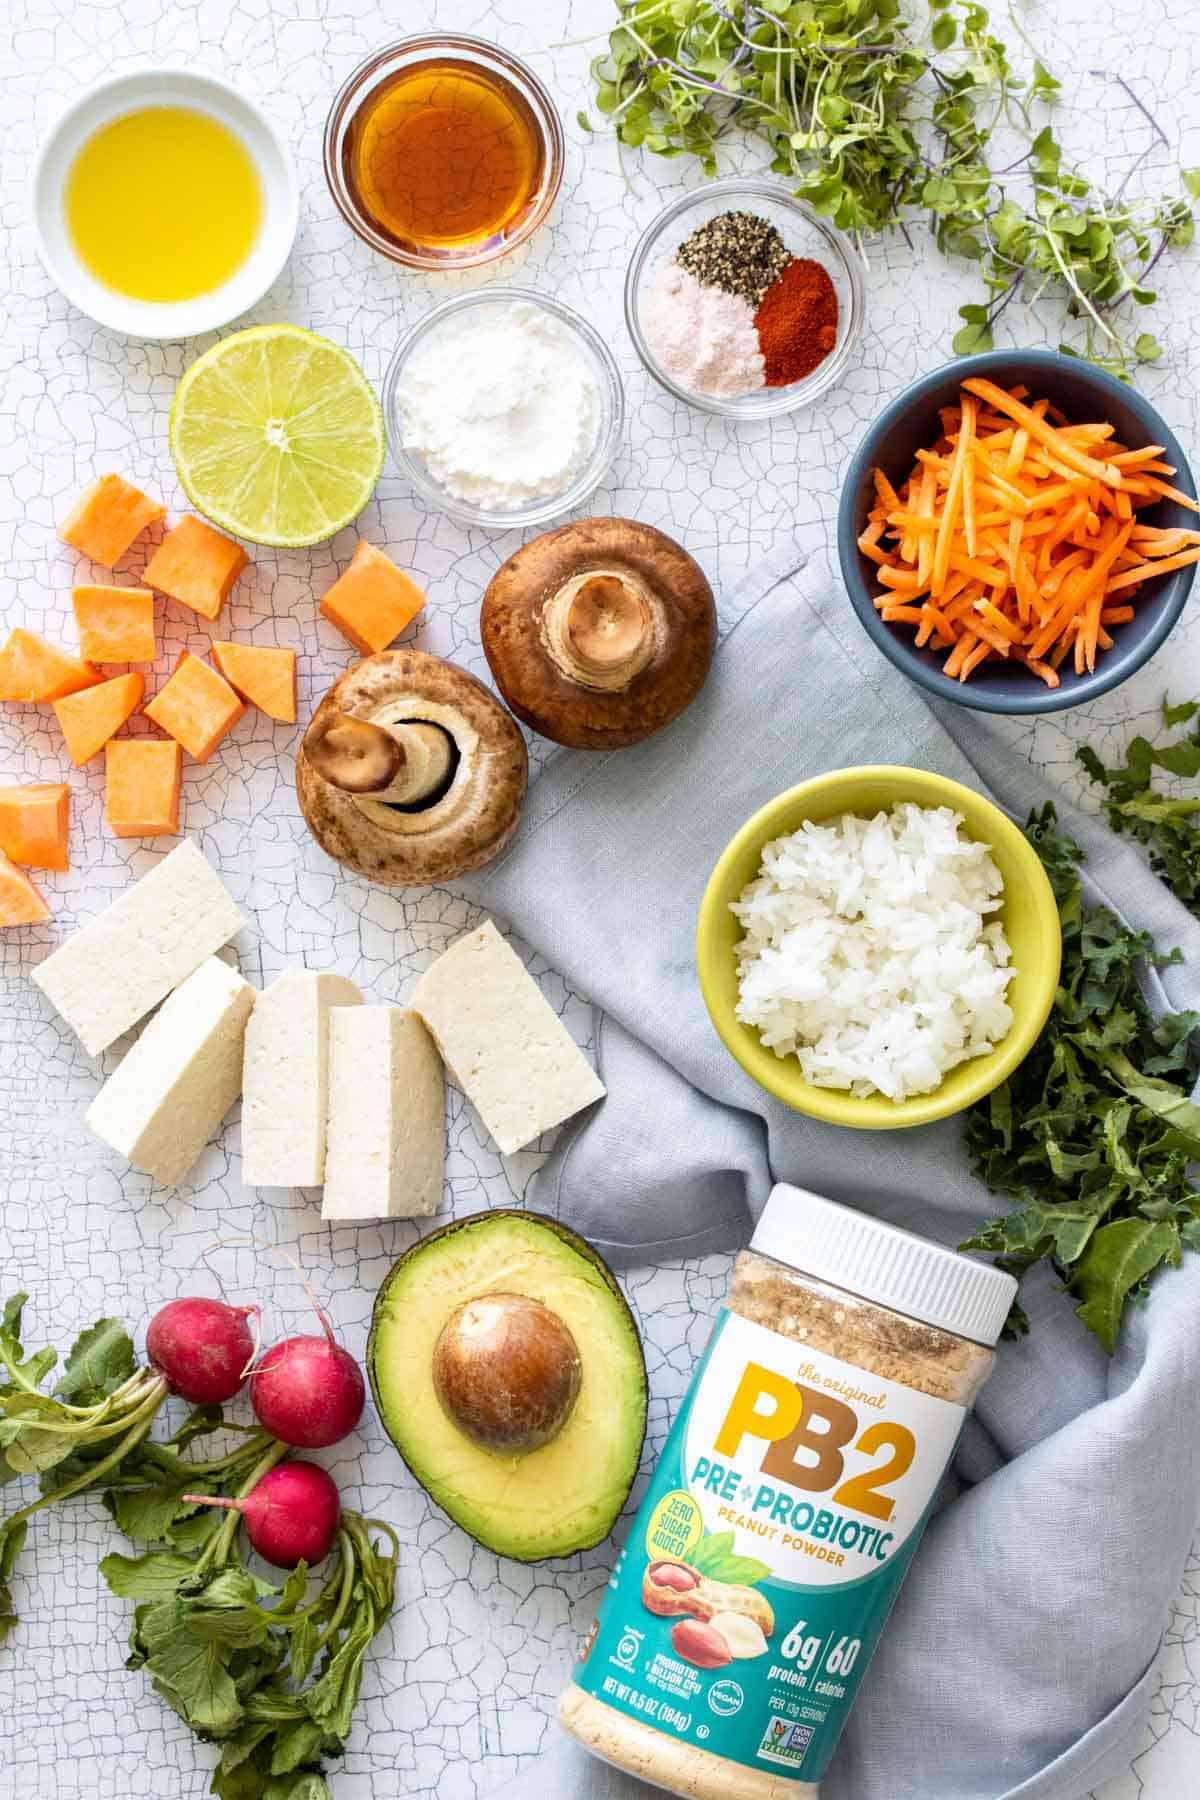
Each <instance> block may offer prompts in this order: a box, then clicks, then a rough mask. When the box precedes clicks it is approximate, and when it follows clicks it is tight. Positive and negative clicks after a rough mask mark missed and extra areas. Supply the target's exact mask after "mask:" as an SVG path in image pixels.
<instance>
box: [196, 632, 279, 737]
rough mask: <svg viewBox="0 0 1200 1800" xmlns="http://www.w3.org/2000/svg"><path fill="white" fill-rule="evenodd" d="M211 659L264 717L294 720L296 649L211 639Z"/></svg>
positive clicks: (229, 681) (243, 697) (230, 682)
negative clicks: (217, 641)
mask: <svg viewBox="0 0 1200 1800" xmlns="http://www.w3.org/2000/svg"><path fill="white" fill-rule="evenodd" d="M212 659H213V661H214V662H215V663H216V665H217V667H218V669H220V671H221V673H222V675H223V676H224V677H225V679H226V681H227V682H228V683H229V684H230V686H231V687H235V688H236V689H237V691H238V693H239V694H240V695H241V696H242V699H243V700H248V701H249V702H250V704H251V706H257V708H258V710H259V712H264V713H266V715H267V717H268V719H278V720H279V721H280V723H281V724H283V725H294V724H295V723H296V652H295V651H294V650H277V649H276V648H275V647H274V646H273V645H271V644H225V643H214V644H213V647H212Z"/></svg>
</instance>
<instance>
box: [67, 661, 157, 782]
mask: <svg viewBox="0 0 1200 1800" xmlns="http://www.w3.org/2000/svg"><path fill="white" fill-rule="evenodd" d="M145 691H146V678H145V676H144V675H136V674H134V675H117V676H115V677H114V678H113V680H112V681H102V682H101V683H100V685H99V687H90V688H84V690H83V692H82V693H80V694H67V695H66V696H65V697H64V698H63V699H62V700H56V701H55V702H54V716H55V718H56V719H57V720H58V722H59V725H60V726H61V727H62V734H63V736H64V737H65V738H66V740H67V755H68V756H69V757H70V758H71V761H72V762H73V763H74V764H75V767H76V768H77V769H82V767H83V765H84V763H86V762H91V760H92V758H93V756H95V755H96V754H97V753H98V752H99V751H101V750H103V748H104V746H105V744H107V742H108V740H109V738H110V737H116V735H117V733H118V731H120V729H121V727H122V725H123V724H124V723H125V721H126V719H127V718H128V717H129V715H130V713H132V712H136V711H137V709H138V707H139V706H140V705H141V703H142V695H143V694H144V693H145Z"/></svg>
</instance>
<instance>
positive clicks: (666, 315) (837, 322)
mask: <svg viewBox="0 0 1200 1800" xmlns="http://www.w3.org/2000/svg"><path fill="white" fill-rule="evenodd" d="M865 301H866V294H865V284H864V280H863V265H862V260H861V258H860V257H859V255H858V253H857V252H856V251H855V249H854V246H853V245H852V244H851V242H850V240H849V238H847V237H846V236H845V235H844V234H843V233H842V232H840V231H838V230H837V229H836V228H835V227H834V226H832V225H830V224H829V222H828V221H827V220H825V219H822V218H820V217H819V216H818V215H817V214H816V213H815V212H813V210H812V208H811V207H808V206H805V205H804V203H803V202H802V201H800V200H797V199H796V198H795V197H794V196H793V195H792V194H789V193H788V191H787V189H786V188H784V187H782V186H781V185H780V184H779V183H778V182H772V181H758V180H754V179H750V178H745V179H743V178H741V177H732V178H730V179H729V180H727V181H712V182H708V183H706V185H705V186H704V187H702V188H697V189H695V190H694V191H692V192H690V193H687V194H684V195H683V196H681V198H680V199H678V200H676V201H674V202H673V203H672V204H671V205H670V206H668V207H667V208H666V210H665V211H664V212H662V213H660V214H659V216H658V218H657V219H655V220H654V222H653V224H651V225H650V226H649V227H648V229H647V230H646V231H645V232H643V234H642V237H641V239H640V241H639V243H638V245H637V248H636V249H635V251H634V253H633V256H632V258H631V260H630V264H629V273H628V275H627V276H626V280H625V318H626V322H627V324H628V326H629V334H630V336H631V337H632V339H633V343H634V348H635V349H636V350H637V353H638V355H639V356H640V357H641V359H642V361H643V363H645V365H646V367H647V369H649V371H650V373H651V374H652V375H653V376H654V377H655V379H656V380H657V381H659V382H661V383H662V385H663V387H665V388H666V389H667V390H668V392H669V393H672V394H674V395H675V396H676V397H677V398H678V399H680V400H685V401H687V402H688V404H689V405H691V406H696V407H699V408H700V409H701V410H702V411H704V412H712V413H719V414H721V415H722V416H723V417H725V418H730V419H762V418H770V417H772V416H773V415H774V414H776V413H786V412H792V411H794V410H795V409H796V408H797V407H801V406H807V405H809V404H810V402H811V401H813V400H815V399H816V397H817V395H818V394H823V393H824V392H825V390H826V389H827V388H829V387H831V386H832V385H833V383H834V382H835V381H837V380H838V378H839V377H840V376H841V374H842V373H843V371H844V370H845V368H846V365H847V363H848V362H849V360H850V356H851V353H852V351H853V349H854V345H855V343H856V342H857V340H858V337H859V334H860V332H861V331H862V326H863V319H864V316H865Z"/></svg>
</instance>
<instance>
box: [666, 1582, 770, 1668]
mask: <svg viewBox="0 0 1200 1800" xmlns="http://www.w3.org/2000/svg"><path fill="white" fill-rule="evenodd" d="M642 1604H643V1606H644V1607H645V1608H646V1611H647V1612H652V1613H655V1614H656V1615H657V1616H658V1617H659V1618H660V1619H679V1620H680V1623H679V1624H678V1625H676V1626H675V1628H674V1629H673V1631H672V1632H671V1645H672V1648H673V1649H674V1651H675V1654H676V1655H677V1656H681V1657H683V1659H684V1660H685V1661H686V1662H690V1663H693V1664H694V1665H695V1667H696V1668H698V1669H719V1668H722V1667H723V1666H724V1664H725V1663H727V1662H732V1661H733V1660H734V1658H739V1659H740V1658H744V1657H751V1656H762V1655H763V1654H764V1652H765V1651H766V1650H767V1648H768V1644H767V1639H768V1638H769V1637H770V1635H771V1633H772V1632H773V1631H774V1629H775V1613H774V1610H773V1608H772V1606H771V1603H770V1601H769V1600H768V1599H767V1598H766V1597H765V1595H763V1594H759V1593H756V1592H755V1590H754V1589H753V1588H749V1587H740V1586H738V1585H737V1584H736V1583H734V1582H730V1581H713V1580H711V1579H710V1578H709V1577H708V1576H707V1575H701V1574H699V1573H698V1571H697V1570H695V1569H693V1568H690V1567H689V1566H688V1565H687V1564H686V1563H678V1562H654V1563H648V1564H647V1565H646V1572H645V1574H644V1575H643V1577H642Z"/></svg>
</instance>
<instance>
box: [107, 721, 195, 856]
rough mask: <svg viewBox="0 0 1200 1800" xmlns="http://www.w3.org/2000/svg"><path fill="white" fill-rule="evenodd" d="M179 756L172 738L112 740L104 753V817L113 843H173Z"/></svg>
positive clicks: (180, 773) (180, 774)
mask: <svg viewBox="0 0 1200 1800" xmlns="http://www.w3.org/2000/svg"><path fill="white" fill-rule="evenodd" d="M182 780H183V751H182V749H181V748H180V746H179V745H178V744H177V743H176V742H175V740H174V739H173V738H171V739H166V738H113V739H112V741H111V742H110V743H109V745H108V746H107V748H106V750H105V752H104V817H105V819H106V820H107V822H108V826H109V829H110V830H111V831H112V832H113V833H114V835H115V836H117V837H174V836H175V835H176V833H177V832H178V830H179V785H180V782H181V781H182Z"/></svg>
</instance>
